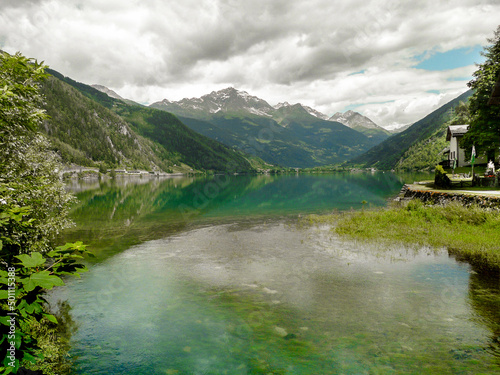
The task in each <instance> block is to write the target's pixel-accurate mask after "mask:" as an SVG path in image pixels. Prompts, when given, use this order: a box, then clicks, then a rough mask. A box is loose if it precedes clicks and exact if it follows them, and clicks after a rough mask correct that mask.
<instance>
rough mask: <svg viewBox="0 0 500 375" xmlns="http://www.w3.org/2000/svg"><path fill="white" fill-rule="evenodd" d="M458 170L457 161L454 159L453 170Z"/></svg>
mask: <svg viewBox="0 0 500 375" xmlns="http://www.w3.org/2000/svg"><path fill="white" fill-rule="evenodd" d="M456 168H457V159H453V170H455V169H456Z"/></svg>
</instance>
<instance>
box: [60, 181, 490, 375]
mask: <svg viewBox="0 0 500 375" xmlns="http://www.w3.org/2000/svg"><path fill="white" fill-rule="evenodd" d="M136 182H138V183H132V181H127V183H125V182H123V181H122V183H117V184H115V185H101V186H93V187H92V186H90V187H88V189H86V188H85V187H84V186H75V190H80V193H78V196H79V198H80V203H79V206H78V207H77V208H75V210H74V212H73V215H74V218H75V220H76V222H77V227H76V228H75V229H74V230H72V231H70V232H68V233H67V236H68V238H70V237H72V236H77V237H78V236H79V238H81V239H82V240H84V241H85V242H86V243H91V244H93V245H94V246H95V247H96V249H97V250H98V251H97V252H98V255H99V261H98V262H96V263H95V264H92V265H91V266H90V268H91V271H90V272H89V273H87V274H85V275H84V276H83V277H82V279H78V280H69V281H68V285H67V287H65V288H60V289H58V291H57V293H56V294H54V295H53V296H52V298H53V299H68V300H69V302H70V303H71V305H72V307H73V310H72V314H73V317H74V319H75V321H76V322H77V324H78V326H79V329H78V331H77V332H76V333H75V334H74V336H73V339H72V340H73V347H74V349H73V351H72V354H73V355H74V356H75V357H76V366H77V368H78V373H80V374H408V373H410V374H411V373H414V374H421V373H434V374H478V373H488V374H491V373H495V372H498V370H499V367H498V366H499V364H500V362H499V358H500V350H499V342H498V340H499V339H498V336H499V332H500V329H499V326H500V316H499V314H500V313H499V311H500V298H499V294H500V293H499V282H498V279H497V278H496V279H495V278H492V277H487V276H484V275H479V274H476V273H475V272H474V271H473V270H471V269H470V267H469V266H468V265H467V264H464V263H459V262H457V261H455V260H454V259H453V258H450V257H449V256H448V255H447V253H446V252H445V251H444V250H439V251H436V250H433V249H427V248H418V247H414V248H412V247H401V246H396V245H394V246H393V247H390V248H387V247H381V246H379V245H366V244H359V243H357V242H355V241H344V240H342V239H340V238H338V237H336V236H335V235H334V234H333V233H332V232H331V231H330V230H329V228H328V227H314V228H309V227H307V228H304V227H302V226H300V225H297V217H298V215H303V214H305V213H314V212H319V213H324V212H331V211H333V210H336V209H339V210H342V209H351V208H353V209H359V208H361V207H363V205H373V206H381V205H385V204H386V202H387V199H388V198H389V197H391V196H394V195H395V194H396V193H397V192H398V191H399V189H400V188H401V185H402V182H401V180H400V178H398V177H396V176H394V175H390V174H380V175H365V174H360V175H327V176H284V177H272V176H261V177H239V176H235V177H232V178H231V180H228V181H226V180H218V181H217V180H214V179H208V180H199V179H187V178H179V179H170V180H163V181H159V180H153V181H136ZM210 184H212V185H210ZM207 186H209V188H207ZM215 187H219V190H218V191H217V193H215V192H216V188H215ZM210 189H213V191H211V190H210ZM204 197H205V198H208V199H207V200H204ZM197 199H199V200H197ZM362 201H366V202H367V203H362ZM197 205H198V206H197Z"/></svg>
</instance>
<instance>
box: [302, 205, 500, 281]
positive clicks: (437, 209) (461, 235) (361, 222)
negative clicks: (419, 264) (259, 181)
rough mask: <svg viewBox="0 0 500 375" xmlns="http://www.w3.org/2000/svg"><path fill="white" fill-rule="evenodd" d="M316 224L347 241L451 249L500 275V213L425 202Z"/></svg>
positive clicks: (324, 218) (325, 219)
mask: <svg viewBox="0 0 500 375" xmlns="http://www.w3.org/2000/svg"><path fill="white" fill-rule="evenodd" d="M307 220H309V222H310V223H311V224H314V223H329V224H332V225H333V229H332V230H333V231H335V232H336V233H337V234H339V235H341V236H345V237H351V238H356V239H358V240H359V239H361V240H366V241H379V242H390V243H394V242H399V243H406V244H418V245H427V246H431V247H436V248H442V247H445V248H447V249H448V251H449V252H450V253H451V254H454V255H456V256H457V258H459V259H463V260H466V261H468V262H469V263H471V265H473V266H474V268H476V269H478V270H482V271H490V272H491V271H494V272H500V213H499V212H498V211H488V210H485V209H482V208H479V207H477V206H472V207H468V208H466V207H464V206H462V205H461V204H459V203H456V202H453V203H450V204H448V205H446V206H437V205H436V206H425V205H424V204H423V203H422V202H421V201H420V200H412V201H410V202H408V203H394V204H393V205H391V206H390V207H389V208H385V209H377V210H368V211H358V212H347V213H338V214H332V215H324V216H309V217H308V219H307Z"/></svg>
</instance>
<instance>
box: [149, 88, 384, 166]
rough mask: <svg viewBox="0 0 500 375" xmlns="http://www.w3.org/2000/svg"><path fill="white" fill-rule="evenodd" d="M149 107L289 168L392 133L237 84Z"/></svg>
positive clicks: (351, 153)
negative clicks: (263, 95) (337, 118)
mask: <svg viewBox="0 0 500 375" xmlns="http://www.w3.org/2000/svg"><path fill="white" fill-rule="evenodd" d="M150 107H151V108H156V109H160V110H163V111H166V112H170V113H173V114H174V115H176V116H177V117H179V119H180V120H181V121H182V122H183V123H184V124H186V125H187V126H188V127H190V128H191V129H193V130H195V131H197V132H198V133H200V134H203V135H205V136H207V137H209V138H212V139H214V140H217V141H220V142H222V143H223V144H225V145H226V146H229V147H232V148H237V149H240V150H242V151H243V152H245V153H248V154H251V155H255V156H258V157H260V158H262V159H263V160H264V161H266V162H268V163H272V164H279V165H283V166H287V167H302V168H303V167H315V166H320V165H325V164H337V163H340V162H343V161H346V160H349V159H351V158H353V157H355V156H357V155H360V154H362V153H363V152H366V151H367V150H368V149H370V148H371V147H373V146H375V145H376V144H378V143H380V142H381V141H382V140H384V139H386V138H388V137H389V135H390V133H389V132H387V131H386V130H384V129H382V128H380V127H378V126H377V125H375V124H374V123H373V122H372V121H370V120H369V119H367V118H363V116H361V115H360V114H357V115H355V114H354V113H353V117H355V118H356V120H357V121H353V122H352V123H353V124H355V125H354V126H350V124H348V125H347V126H346V124H343V123H342V122H341V121H335V120H332V119H329V118H328V116H326V115H324V114H322V113H320V112H318V111H316V110H314V109H312V108H310V107H308V106H304V105H302V104H300V103H298V104H289V103H286V102H284V103H280V104H278V105H276V106H271V105H270V104H269V103H268V102H266V101H265V100H263V99H260V98H258V97H256V96H253V95H250V94H248V93H247V92H245V91H239V90H237V89H235V88H232V87H229V88H226V89H223V90H220V91H213V92H211V93H210V94H207V95H204V96H202V97H200V98H190V99H188V98H185V99H182V100H180V101H170V100H168V99H164V100H162V101H160V102H156V103H153V104H151V106H150ZM361 119H362V120H363V121H360V120H361ZM343 120H344V119H343Z"/></svg>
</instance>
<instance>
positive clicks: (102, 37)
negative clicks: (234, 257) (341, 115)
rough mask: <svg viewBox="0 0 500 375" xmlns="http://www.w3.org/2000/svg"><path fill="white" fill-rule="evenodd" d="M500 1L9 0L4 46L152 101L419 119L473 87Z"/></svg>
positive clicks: (5, 1)
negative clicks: (215, 101)
mask: <svg viewBox="0 0 500 375" xmlns="http://www.w3.org/2000/svg"><path fill="white" fill-rule="evenodd" d="M499 15H500V2H499V1H498V0H429V1H428V0H411V1H407V0H373V1H370V0H349V1H347V0H342V1H339V0H307V1H306V0H47V1H45V0H1V2H0V48H1V49H3V50H5V51H7V52H10V53H13V52H16V51H21V52H22V53H23V54H24V55H26V56H29V57H34V58H36V59H38V60H39V61H40V60H43V61H45V63H46V64H48V65H49V66H50V67H51V68H53V69H55V70H58V71H59V72H61V73H62V74H64V75H66V76H69V77H71V78H73V79H75V80H78V81H81V82H84V83H88V84H94V83H97V84H102V85H105V86H107V87H109V88H111V89H113V90H115V91H116V92H118V93H119V94H120V95H121V96H123V97H127V98H130V99H133V100H135V101H138V102H141V103H153V102H155V101H159V100H162V99H164V98H167V99H169V100H180V99H182V98H184V97H199V96H201V95H204V94H207V93H210V92H211V91H214V90H219V89H222V88H226V87H228V86H232V87H235V88H237V89H239V90H244V91H247V92H248V93H250V94H252V95H256V96H259V97H260V98H262V99H265V100H266V101H268V102H269V103H270V104H271V105H275V104H277V103H278V102H283V101H288V102H289V103H297V102H300V103H303V104H306V105H309V106H311V107H313V108H315V109H317V110H320V111H321V112H323V113H325V114H328V115H332V114H334V113H335V112H337V111H341V112H343V111H345V110H348V109H353V110H356V111H358V112H360V113H362V114H364V115H366V116H368V117H370V118H371V119H372V120H374V121H375V122H376V123H378V124H379V125H381V126H391V125H394V124H407V123H412V122H415V121H417V120H419V119H420V118H422V117H423V116H425V115H426V114H428V113H429V112H431V111H432V110H434V109H436V108H437V107H439V106H440V105H442V104H445V103H446V102H448V101H449V100H451V99H453V98H455V97H456V96H458V95H459V94H461V93H462V92H464V91H466V90H467V86H466V83H467V82H468V81H469V80H470V78H471V75H472V73H473V72H474V71H475V70H476V67H475V65H474V63H480V62H482V61H483V58H482V57H481V56H480V51H481V50H482V48H483V46H485V45H487V38H491V37H492V36H493V32H494V30H496V28H497V26H498V25H499V24H500V18H499Z"/></svg>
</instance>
